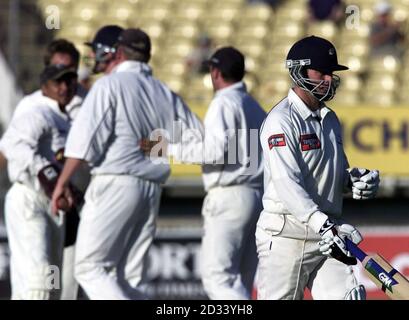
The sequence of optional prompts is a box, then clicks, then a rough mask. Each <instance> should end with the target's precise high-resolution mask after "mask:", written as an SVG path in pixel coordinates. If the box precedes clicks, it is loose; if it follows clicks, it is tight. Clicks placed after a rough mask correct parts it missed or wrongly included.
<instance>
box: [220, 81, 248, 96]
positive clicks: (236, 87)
mask: <svg viewBox="0 0 409 320" xmlns="http://www.w3.org/2000/svg"><path fill="white" fill-rule="evenodd" d="M234 90H237V91H243V92H246V91H247V89H246V85H245V83H244V82H243V81H240V82H236V83H234V84H232V85H230V86H228V87H225V88H223V89H220V90H217V92H216V94H215V96H219V95H224V94H226V93H228V92H230V91H234Z"/></svg>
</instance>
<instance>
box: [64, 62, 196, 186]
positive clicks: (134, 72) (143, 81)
mask: <svg viewBox="0 0 409 320" xmlns="http://www.w3.org/2000/svg"><path fill="white" fill-rule="evenodd" d="M174 121H180V122H181V123H183V126H185V127H187V128H198V129H201V128H202V124H201V123H200V120H199V119H198V118H197V117H196V116H195V115H194V114H193V113H192V112H191V111H190V109H189V108H188V107H187V106H186V105H185V103H184V102H183V101H182V99H181V98H180V97H179V96H178V95H177V94H175V93H174V92H172V91H171V90H170V89H169V88H168V87H167V86H166V85H164V84H163V83H162V82H160V81H159V80H157V79H155V78H154V77H152V70H151V68H150V67H149V66H148V65H147V64H145V63H141V62H137V61H125V62H122V63H121V64H119V65H118V66H117V67H116V68H115V69H114V70H113V71H112V73H111V74H109V75H106V76H103V77H102V78H100V79H99V80H98V81H96V82H95V84H94V85H93V86H92V88H91V90H90V91H89V93H88V95H87V97H86V98H85V100H84V103H83V105H82V107H81V108H80V111H79V113H78V115H77V117H76V118H75V121H74V122H73V124H72V130H70V133H69V135H68V139H67V144H66V148H65V156H66V157H70V158H77V159H83V160H86V161H87V162H88V163H89V164H90V165H91V167H92V170H91V174H127V175H134V176H137V177H139V178H142V179H146V180H150V181H155V182H165V181H166V179H167V178H168V176H169V173H170V168H169V164H168V163H164V161H155V159H150V158H149V157H147V156H145V154H144V152H143V151H142V150H141V148H140V146H139V143H140V141H141V139H142V138H149V137H151V134H152V132H153V131H154V130H157V129H164V130H166V131H167V132H168V133H170V135H171V137H170V140H171V142H173V140H175V139H177V137H175V136H174V135H173V130H174ZM156 160H157V159H156Z"/></svg>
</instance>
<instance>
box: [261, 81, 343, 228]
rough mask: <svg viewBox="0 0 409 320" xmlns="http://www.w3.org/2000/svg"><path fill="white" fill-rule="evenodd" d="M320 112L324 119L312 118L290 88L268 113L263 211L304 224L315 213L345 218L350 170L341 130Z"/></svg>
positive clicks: (325, 112)
mask: <svg viewBox="0 0 409 320" xmlns="http://www.w3.org/2000/svg"><path fill="white" fill-rule="evenodd" d="M320 113H321V120H317V119H316V118H313V117H312V112H311V110H310V109H309V108H308V107H307V106H306V105H305V104H304V102H303V101H302V100H301V99H300V98H299V97H298V96H297V95H296V94H295V92H294V91H293V90H292V89H290V91H289V93H288V97H287V98H285V99H283V100H282V101H281V102H280V103H279V104H278V105H277V106H275V107H274V108H273V109H272V110H271V111H270V113H269V114H268V116H267V118H266V120H265V122H264V124H263V126H262V129H261V134H260V141H261V145H262V148H263V156H264V159H265V163H264V187H265V193H264V196H263V207H264V211H266V212H268V213H272V214H292V215H294V216H295V217H296V218H297V219H299V220H300V221H301V222H307V221H308V220H309V218H310V216H311V215H312V214H313V213H314V212H316V211H322V212H325V213H326V214H328V215H330V216H334V217H339V216H340V215H341V213H342V201H343V191H344V181H345V179H346V176H347V171H346V169H347V168H348V161H347V159H346V157H345V153H344V149H343V145H342V134H341V125H340V123H339V120H338V118H337V116H336V115H335V113H334V112H333V111H332V110H330V109H329V108H327V107H325V106H324V107H322V108H321V112H320ZM302 148H304V151H303V150H302Z"/></svg>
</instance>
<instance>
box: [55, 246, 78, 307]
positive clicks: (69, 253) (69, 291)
mask: <svg viewBox="0 0 409 320" xmlns="http://www.w3.org/2000/svg"><path fill="white" fill-rule="evenodd" d="M74 259H75V244H73V245H72V246H69V247H64V253H63V260H62V261H63V262H62V279H61V281H62V288H61V289H62V290H61V297H60V299H61V300H77V296H78V289H79V286H78V282H77V281H76V280H75V277H74Z"/></svg>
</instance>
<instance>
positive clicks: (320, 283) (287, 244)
mask: <svg viewBox="0 0 409 320" xmlns="http://www.w3.org/2000/svg"><path fill="white" fill-rule="evenodd" d="M320 240H321V238H320V236H319V235H317V234H316V233H315V232H314V231H313V230H312V229H311V228H309V227H308V226H307V225H306V224H303V223H301V222H299V221H298V220H297V219H296V218H295V217H294V216H292V215H283V214H271V213H267V212H265V211H263V212H262V213H261V215H260V219H259V221H258V223H257V231H256V242H257V251H258V257H259V265H258V273H257V296H258V297H257V298H258V299H259V300H300V299H303V297H304V289H305V288H309V289H310V290H311V294H312V297H313V299H315V300H344V299H345V297H346V295H347V293H348V292H349V291H350V290H351V289H353V288H355V287H356V286H357V285H358V283H357V280H356V278H355V276H354V274H353V271H352V268H351V267H348V266H346V265H345V264H343V263H342V262H339V261H338V260H336V259H334V258H327V257H326V256H323V255H322V254H321V253H320V252H319V246H318V242H319V241H320Z"/></svg>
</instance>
